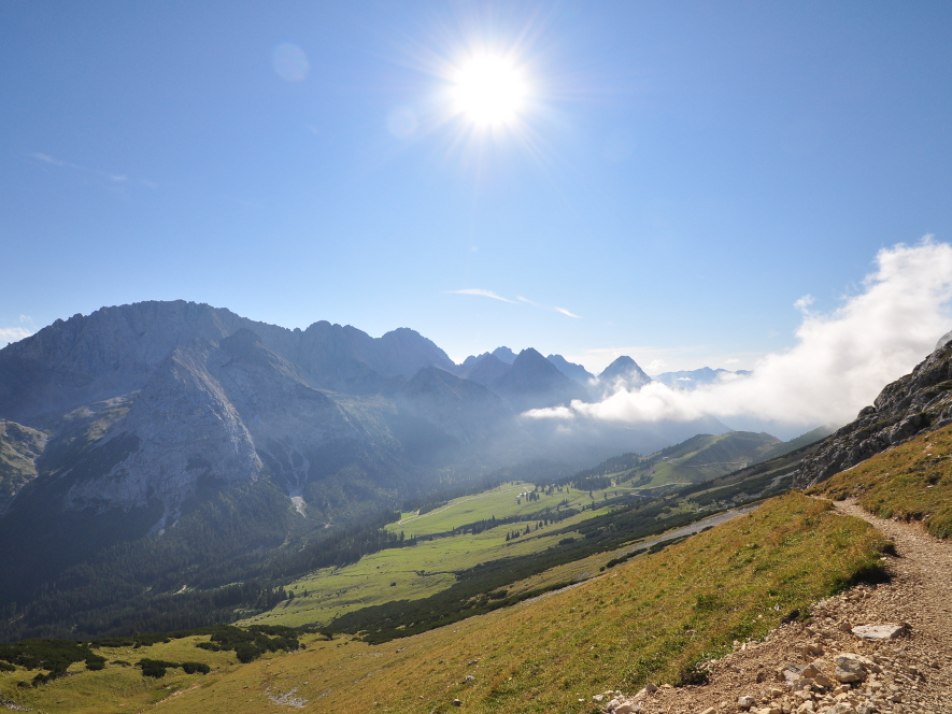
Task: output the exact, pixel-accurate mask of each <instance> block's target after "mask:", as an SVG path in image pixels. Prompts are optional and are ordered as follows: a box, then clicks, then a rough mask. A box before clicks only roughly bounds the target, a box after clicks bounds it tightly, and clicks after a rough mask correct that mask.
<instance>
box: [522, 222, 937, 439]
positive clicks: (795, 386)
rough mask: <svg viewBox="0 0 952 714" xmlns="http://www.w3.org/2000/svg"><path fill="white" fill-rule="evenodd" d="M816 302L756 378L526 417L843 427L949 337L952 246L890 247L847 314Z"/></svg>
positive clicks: (621, 392) (806, 301)
mask: <svg viewBox="0 0 952 714" xmlns="http://www.w3.org/2000/svg"><path fill="white" fill-rule="evenodd" d="M812 303H813V301H812V299H811V298H808V297H807V298H800V299H799V300H797V301H796V303H795V307H796V308H797V309H798V310H799V311H800V312H801V315H802V320H801V323H800V326H799V327H798V328H797V330H796V333H795V338H796V339H795V343H794V345H793V346H792V347H791V348H789V349H788V350H786V351H783V352H776V353H772V354H768V355H766V356H765V357H763V358H761V359H760V360H759V361H758V362H757V363H756V364H755V366H754V370H753V374H752V375H751V376H750V377H746V378H739V379H733V380H730V381H725V382H718V383H715V384H712V385H706V386H702V387H699V388H697V389H695V390H693V391H683V390H677V389H671V388H669V387H667V386H665V385H664V384H661V383H660V382H651V383H649V384H647V385H645V386H644V387H642V388H641V389H634V390H629V389H626V388H621V389H618V390H617V391H615V392H614V393H613V394H611V395H610V396H608V397H607V398H605V399H603V400H602V401H599V402H591V403H587V402H581V401H574V402H572V403H571V405H570V406H568V407H557V408H554V409H538V410H534V411H531V412H527V413H526V416H527V417H529V418H536V419H552V420H561V421H565V420H573V419H594V420H602V421H613V422H624V423H632V424H636V423H650V422H657V421H667V420H673V421H687V420H692V419H699V418H703V417H715V418H721V419H725V420H728V421H729V420H730V419H731V418H740V419H749V418H754V419H761V420H766V421H772V422H778V423H782V424H787V425H791V426H803V427H807V428H809V427H812V426H817V425H820V424H828V425H840V424H844V423H846V422H848V421H849V420H851V419H853V418H854V417H855V416H856V414H857V412H858V411H859V410H860V409H862V408H863V407H865V406H866V405H868V404H870V403H872V401H873V399H875V397H876V395H877V394H878V393H879V392H880V390H881V389H882V388H883V387H884V386H885V385H886V384H888V383H889V382H891V381H893V380H895V379H897V378H899V377H900V376H902V375H903V374H906V373H908V372H909V371H911V370H912V369H913V367H915V366H916V364H917V363H918V362H920V361H921V360H922V359H923V358H924V357H925V356H926V355H927V354H929V352H931V351H932V350H933V349H935V346H936V340H937V339H938V338H939V337H940V336H941V335H944V334H947V333H949V328H950V326H952V310H950V308H952V245H950V244H948V243H940V242H935V241H933V240H932V239H931V237H926V238H924V239H923V240H922V241H921V242H920V243H918V244H916V245H911V246H910V245H905V244H902V243H900V244H898V245H895V246H892V247H890V248H884V249H882V250H880V251H879V253H878V254H877V256H876V265H875V269H874V270H873V271H872V272H870V273H869V274H868V275H867V276H866V278H865V280H864V281H863V283H862V287H861V289H860V290H859V291H858V292H857V293H856V294H854V295H851V296H848V297H845V298H843V300H842V301H841V304H840V305H839V307H837V308H836V309H834V310H832V311H830V312H826V313H821V312H819V311H814V310H813V309H811V308H812ZM949 334H952V333H949Z"/></svg>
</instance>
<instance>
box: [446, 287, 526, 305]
mask: <svg viewBox="0 0 952 714" xmlns="http://www.w3.org/2000/svg"><path fill="white" fill-rule="evenodd" d="M449 293H450V295H473V296H475V297H484V298H489V299H490V300H498V301H499V302H507V303H510V304H515V302H516V301H515V300H510V299H509V298H507V297H503V296H502V295H500V294H499V293H494V292H493V291H492V290H484V289H483V288H463V289H462V290H450V291H449Z"/></svg>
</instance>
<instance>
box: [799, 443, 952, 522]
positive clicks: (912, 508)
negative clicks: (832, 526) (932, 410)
mask: <svg viewBox="0 0 952 714" xmlns="http://www.w3.org/2000/svg"><path fill="white" fill-rule="evenodd" d="M811 492H812V493H817V494H822V495H824V496H827V497H829V498H833V499H835V500H842V499H844V498H856V499H857V500H858V502H859V504H860V505H861V506H862V507H863V508H865V509H866V510H867V511H869V512H870V513H873V514H875V515H877V516H879V517H881V518H893V517H895V518H901V519H903V520H917V521H922V522H923V523H924V525H925V527H926V529H927V530H928V531H929V532H930V533H932V534H933V535H935V536H937V537H939V538H952V426H947V427H944V428H942V429H938V430H936V431H933V432H929V433H926V434H921V435H919V436H917V437H916V438H914V439H911V440H909V441H907V442H905V443H903V444H900V445H899V446H896V447H894V448H892V449H889V450H888V451H884V452H882V453H880V454H877V455H876V456H874V457H872V458H870V459H867V460H866V461H864V462H862V463H861V464H859V465H857V466H854V467H853V468H851V469H847V470H846V471H842V472H840V473H838V474H836V475H835V476H833V477H832V478H830V479H829V480H827V481H824V482H823V483H821V484H819V485H817V486H815V487H814V488H813V489H811Z"/></svg>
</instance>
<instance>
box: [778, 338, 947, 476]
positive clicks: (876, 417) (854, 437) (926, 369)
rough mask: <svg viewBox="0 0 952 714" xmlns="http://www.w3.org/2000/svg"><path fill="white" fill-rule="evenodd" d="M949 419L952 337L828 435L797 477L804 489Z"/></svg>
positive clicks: (803, 465)
mask: <svg viewBox="0 0 952 714" xmlns="http://www.w3.org/2000/svg"><path fill="white" fill-rule="evenodd" d="M949 423H952V339H950V338H949V335H946V336H945V337H944V338H943V341H940V343H939V345H938V346H937V347H936V349H935V351H934V352H933V353H932V354H930V355H929V356H928V357H927V358H926V359H925V360H924V361H923V362H922V363H920V364H919V365H918V366H917V367H916V368H915V369H914V370H913V371H912V373H911V374H908V375H906V376H904V377H901V378H900V379H897V380H896V381H895V382H893V383H892V384H889V385H888V386H886V387H885V388H884V389H883V391H882V392H880V394H879V396H878V397H876V400H875V401H874V402H873V404H872V405H871V406H868V407H866V408H865V409H863V410H862V411H861V412H860V413H859V415H858V416H857V417H856V419H855V420H854V421H852V422H850V423H849V424H847V425H846V426H844V427H843V428H842V429H840V430H839V431H837V432H836V433H835V434H833V435H832V436H830V437H829V438H827V439H826V440H825V441H824V442H823V443H822V444H821V445H820V448H819V449H817V450H816V452H815V453H813V454H812V455H811V456H810V457H809V458H808V459H806V460H805V461H804V463H803V464H802V465H801V466H800V468H799V471H798V473H797V476H796V480H795V483H796V485H797V486H800V487H804V486H809V485H812V484H815V483H817V482H818V481H822V480H824V479H826V478H829V477H830V476H832V475H833V474H835V473H837V472H838V471H842V470H844V469H847V468H849V467H850V466H853V465H855V464H858V463H859V462H860V461H863V460H864V459H867V458H869V457H870V456H872V455H873V454H877V453H879V452H880V451H883V450H884V449H887V448H889V447H890V446H893V445H894V444H898V443H901V442H903V441H905V440H907V439H909V438H911V437H913V436H915V435H916V434H918V433H920V432H922V431H926V430H929V429H936V428H938V427H941V426H944V425H946V424H949Z"/></svg>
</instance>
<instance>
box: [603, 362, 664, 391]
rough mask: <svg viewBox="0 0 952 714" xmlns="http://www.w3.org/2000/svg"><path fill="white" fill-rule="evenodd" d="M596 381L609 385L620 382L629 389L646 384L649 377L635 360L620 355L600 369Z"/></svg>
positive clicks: (649, 379)
mask: <svg viewBox="0 0 952 714" xmlns="http://www.w3.org/2000/svg"><path fill="white" fill-rule="evenodd" d="M598 381H599V382H600V383H602V384H604V385H606V386H609V387H610V386H612V385H615V384H618V383H619V382H621V383H623V384H624V385H625V386H626V387H628V388H629V389H638V388H640V387H643V386H644V385H646V384H648V382H650V381H651V377H649V376H648V375H647V374H645V372H644V370H643V369H641V367H639V366H638V363H637V362H635V360H633V359H632V358H631V357H628V356H625V355H622V356H621V357H619V358H618V359H616V360H615V361H614V362H612V363H611V364H610V365H608V366H607V367H606V368H605V369H603V370H602V372H601V374H599V375H598Z"/></svg>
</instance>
